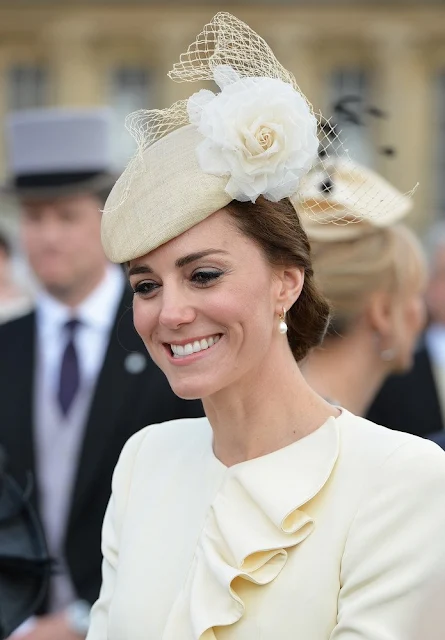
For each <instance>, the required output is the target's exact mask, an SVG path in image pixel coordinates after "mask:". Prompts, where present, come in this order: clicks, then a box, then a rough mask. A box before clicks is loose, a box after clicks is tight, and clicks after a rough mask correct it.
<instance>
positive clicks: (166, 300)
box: [159, 284, 196, 329]
mask: <svg viewBox="0 0 445 640" xmlns="http://www.w3.org/2000/svg"><path fill="white" fill-rule="evenodd" d="M195 317H196V312H195V310H194V308H193V306H192V305H191V302H190V300H189V299H188V297H187V294H186V292H182V291H180V290H178V288H174V289H172V290H168V289H167V287H166V286H165V284H164V287H163V292H162V307H161V312H160V314H159V323H160V324H162V325H164V326H165V327H167V328H168V329H178V328H179V327H180V326H181V325H183V324H190V323H191V322H193V320H194V319H195Z"/></svg>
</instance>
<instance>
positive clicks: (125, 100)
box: [110, 66, 150, 166]
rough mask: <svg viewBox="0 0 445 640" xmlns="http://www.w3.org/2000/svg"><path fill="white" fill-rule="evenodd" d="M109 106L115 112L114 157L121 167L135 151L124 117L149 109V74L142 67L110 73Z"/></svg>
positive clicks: (129, 67)
mask: <svg viewBox="0 0 445 640" xmlns="http://www.w3.org/2000/svg"><path fill="white" fill-rule="evenodd" d="M110 93H111V95H110V104H111V106H112V108H113V110H114V112H115V135H114V140H113V146H114V156H115V161H116V163H117V165H118V166H119V165H120V166H123V165H125V164H126V163H127V161H128V159H129V158H130V157H131V156H132V155H133V153H134V151H135V143H134V140H133V138H132V137H131V135H130V134H129V133H128V131H127V130H126V129H125V127H124V122H125V117H126V116H127V115H128V114H129V113H131V112H132V111H136V110H137V109H149V108H150V105H149V101H150V74H149V72H148V71H147V69H144V68H142V67H133V66H124V67H118V68H117V69H114V70H113V71H112V72H111V87H110Z"/></svg>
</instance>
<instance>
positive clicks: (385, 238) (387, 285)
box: [311, 224, 426, 336]
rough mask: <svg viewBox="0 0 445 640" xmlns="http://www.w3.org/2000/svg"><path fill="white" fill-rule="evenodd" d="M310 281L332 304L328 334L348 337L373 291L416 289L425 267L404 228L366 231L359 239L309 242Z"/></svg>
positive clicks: (416, 243)
mask: <svg viewBox="0 0 445 640" xmlns="http://www.w3.org/2000/svg"><path fill="white" fill-rule="evenodd" d="M311 248H312V263H313V268H314V274H315V282H316V283H317V285H318V288H319V289H320V290H321V291H322V293H323V294H324V296H325V297H326V298H327V299H328V301H329V302H330V304H331V309H332V315H331V322H330V325H329V328H328V335H331V336H335V335H344V334H345V333H348V332H349V331H350V330H351V329H352V328H353V326H354V324H355V323H356V322H357V320H358V318H359V317H360V315H361V314H362V313H363V311H364V309H365V307H366V304H367V301H368V300H369V296H370V295H371V294H372V293H374V292H376V291H382V290H383V291H387V292H389V293H392V294H394V295H401V296H403V295H405V294H409V293H410V292H411V291H420V289H421V287H422V286H423V284H424V282H425V279H426V266H425V259H424V255H423V251H422V248H421V245H420V242H419V241H418V239H417V238H416V236H415V235H414V233H413V232H412V231H411V230H410V229H409V228H408V227H406V226H405V225H403V224H397V225H393V226H390V227H386V228H380V229H377V228H374V229H369V228H368V229H367V230H365V231H364V232H363V233H362V234H360V235H358V237H356V238H353V239H349V240H339V241H332V239H331V240H330V241H326V242H325V241H313V242H311Z"/></svg>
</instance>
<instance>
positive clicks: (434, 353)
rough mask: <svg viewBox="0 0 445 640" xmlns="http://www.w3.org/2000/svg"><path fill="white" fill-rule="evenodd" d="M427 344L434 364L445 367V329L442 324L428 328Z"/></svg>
mask: <svg viewBox="0 0 445 640" xmlns="http://www.w3.org/2000/svg"><path fill="white" fill-rule="evenodd" d="M425 342H426V345H427V348H428V352H429V354H430V356H431V359H432V360H433V362H434V363H435V364H437V365H440V366H442V367H443V366H445V327H444V326H443V325H440V324H432V325H431V326H429V327H428V329H427V331H426V335H425Z"/></svg>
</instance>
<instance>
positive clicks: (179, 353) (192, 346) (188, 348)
mask: <svg viewBox="0 0 445 640" xmlns="http://www.w3.org/2000/svg"><path fill="white" fill-rule="evenodd" d="M220 338H221V334H220V333H217V334H215V335H213V336H209V337H208V338H202V339H201V340H194V341H192V342H187V343H186V344H168V343H167V344H166V345H165V346H166V347H167V348H169V349H170V354H171V355H172V356H173V358H186V357H187V356H191V355H192V354H193V353H199V352H200V351H206V350H207V349H210V348H211V347H213V346H214V345H215V344H216V343H217V342H218V341H219V339H220Z"/></svg>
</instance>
